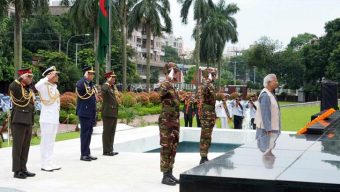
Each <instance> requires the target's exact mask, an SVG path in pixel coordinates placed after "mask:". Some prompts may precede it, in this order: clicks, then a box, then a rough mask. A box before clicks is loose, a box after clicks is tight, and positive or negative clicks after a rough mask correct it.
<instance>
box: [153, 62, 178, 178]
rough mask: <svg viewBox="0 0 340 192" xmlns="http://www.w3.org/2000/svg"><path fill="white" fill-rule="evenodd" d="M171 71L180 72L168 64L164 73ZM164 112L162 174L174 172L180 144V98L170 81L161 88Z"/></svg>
mask: <svg viewBox="0 0 340 192" xmlns="http://www.w3.org/2000/svg"><path fill="white" fill-rule="evenodd" d="M170 69H174V70H179V69H178V67H177V65H176V64H166V65H165V67H164V73H165V74H168V72H169V70H170ZM159 94H160V97H161V102H162V111H161V114H160V115H159V119H158V123H159V135H160V145H161V161H160V167H161V172H164V173H165V172H169V171H172V168H173V164H174V162H175V156H176V150H177V145H178V142H179V127H180V125H179V103H180V100H179V96H178V93H177V91H176V89H175V88H174V87H173V86H172V84H171V82H170V81H167V80H166V81H164V82H162V83H161V85H160V87H159Z"/></svg>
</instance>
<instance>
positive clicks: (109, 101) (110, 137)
mask: <svg viewBox="0 0 340 192" xmlns="http://www.w3.org/2000/svg"><path fill="white" fill-rule="evenodd" d="M104 76H105V78H106V82H105V83H104V84H103V86H102V89H101V91H102V98H103V105H102V116H103V135H102V139H103V155H106V156H114V155H118V152H114V151H113V144H114V139H115V133H116V126H117V117H118V102H117V99H116V97H117V92H118V90H117V88H116V86H115V82H116V75H115V74H114V72H113V71H110V72H108V73H105V74H104Z"/></svg>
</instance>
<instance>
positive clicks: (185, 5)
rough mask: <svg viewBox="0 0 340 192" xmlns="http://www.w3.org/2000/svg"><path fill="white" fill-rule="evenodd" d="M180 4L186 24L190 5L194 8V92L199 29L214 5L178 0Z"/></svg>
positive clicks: (201, 0) (198, 0)
mask: <svg viewBox="0 0 340 192" xmlns="http://www.w3.org/2000/svg"><path fill="white" fill-rule="evenodd" d="M178 2H180V3H181V4H182V9H181V17H182V22H183V23H185V24H186V23H187V22H188V13H189V9H190V7H191V5H192V4H193V6H194V20H196V26H195V29H194V34H193V35H194V37H195V52H194V60H195V64H196V73H197V79H196V92H197V91H198V85H199V82H198V77H199V73H198V71H199V65H200V53H199V49H200V47H201V46H200V42H201V41H200V35H201V29H202V22H204V21H205V20H206V18H207V16H208V14H209V12H210V10H211V8H213V6H214V3H213V1H212V0H178Z"/></svg>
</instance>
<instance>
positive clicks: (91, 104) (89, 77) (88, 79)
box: [76, 66, 97, 161]
mask: <svg viewBox="0 0 340 192" xmlns="http://www.w3.org/2000/svg"><path fill="white" fill-rule="evenodd" d="M83 72H84V77H83V78H82V79H80V80H79V81H78V82H77V85H76V93H77V110H76V113H77V115H78V117H79V121H80V127H81V129H80V148H81V156H80V160H82V161H92V160H96V159H97V157H93V156H91V151H90V143H91V137H92V132H93V126H94V125H95V123H96V94H97V91H96V88H95V84H94V82H93V78H94V73H95V72H94V70H93V68H92V67H88V66H85V67H84V68H83Z"/></svg>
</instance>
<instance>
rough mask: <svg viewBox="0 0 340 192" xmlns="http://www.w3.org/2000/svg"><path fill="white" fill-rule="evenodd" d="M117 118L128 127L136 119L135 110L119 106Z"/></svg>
mask: <svg viewBox="0 0 340 192" xmlns="http://www.w3.org/2000/svg"><path fill="white" fill-rule="evenodd" d="M118 118H119V119H121V120H123V121H125V123H126V124H127V125H128V124H129V123H131V122H132V121H133V120H134V119H135V118H136V110H135V109H134V108H132V107H124V106H123V105H122V106H120V108H119V110H118Z"/></svg>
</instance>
